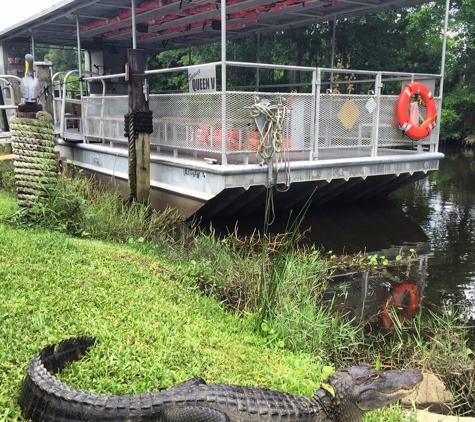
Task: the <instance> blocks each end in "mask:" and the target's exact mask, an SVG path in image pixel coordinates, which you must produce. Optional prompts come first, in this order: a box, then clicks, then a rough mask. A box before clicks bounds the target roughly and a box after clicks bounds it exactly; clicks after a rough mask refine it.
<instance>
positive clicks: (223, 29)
mask: <svg viewBox="0 0 475 422" xmlns="http://www.w3.org/2000/svg"><path fill="white" fill-rule="evenodd" d="M227 141H228V139H227V130H226V1H223V0H221V142H222V143H223V145H222V157H221V163H222V164H223V165H226V164H227V161H228V159H227V156H226V148H227Z"/></svg>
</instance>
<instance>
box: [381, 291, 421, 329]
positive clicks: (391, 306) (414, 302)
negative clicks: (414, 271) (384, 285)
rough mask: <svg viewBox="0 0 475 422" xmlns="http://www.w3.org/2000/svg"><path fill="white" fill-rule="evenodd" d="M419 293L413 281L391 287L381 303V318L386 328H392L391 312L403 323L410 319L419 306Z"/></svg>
mask: <svg viewBox="0 0 475 422" xmlns="http://www.w3.org/2000/svg"><path fill="white" fill-rule="evenodd" d="M420 298H421V295H420V292H419V289H418V287H417V285H416V284H415V283H414V282H409V283H402V284H397V285H396V286H394V287H393V288H391V290H390V293H389V296H387V297H386V298H385V300H384V302H383V304H382V306H381V307H382V309H383V311H382V313H381V319H382V321H383V324H384V326H385V327H386V328H387V329H388V330H394V320H393V318H392V313H393V312H395V313H396V314H397V315H398V318H399V321H401V323H403V322H404V321H405V320H407V319H410V318H411V317H412V316H413V315H414V312H415V311H416V309H417V307H418V306H419V301H420Z"/></svg>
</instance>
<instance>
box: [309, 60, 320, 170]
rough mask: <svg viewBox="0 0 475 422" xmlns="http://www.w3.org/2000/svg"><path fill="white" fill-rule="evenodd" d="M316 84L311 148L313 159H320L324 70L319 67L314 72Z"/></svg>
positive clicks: (313, 88)
mask: <svg viewBox="0 0 475 422" xmlns="http://www.w3.org/2000/svg"><path fill="white" fill-rule="evenodd" d="M313 79H314V82H315V83H314V84H313V86H312V91H313V93H314V95H315V115H314V122H313V125H314V126H313V127H314V132H313V145H312V148H311V159H312V160H314V161H316V160H318V134H319V132H320V95H321V85H322V72H321V70H320V68H319V67H317V68H316V69H315V72H314V74H313Z"/></svg>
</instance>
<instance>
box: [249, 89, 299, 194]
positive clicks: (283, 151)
mask: <svg viewBox="0 0 475 422" xmlns="http://www.w3.org/2000/svg"><path fill="white" fill-rule="evenodd" d="M260 115H264V116H265V117H266V122H265V124H264V126H263V127H260V126H259V125H258V124H257V121H258V120H257V119H258V117H259V116H260ZM251 117H253V118H254V120H255V121H256V126H257V130H258V131H259V135H260V136H259V138H260V143H259V146H258V148H257V153H256V155H257V156H260V157H261V165H262V164H264V163H268V162H269V159H270V158H274V160H273V166H274V168H273V183H274V186H275V188H276V190H277V191H279V192H286V191H287V190H289V188H290V159H289V147H288V145H287V144H286V142H285V139H284V125H285V120H286V118H287V106H286V105H285V104H284V99H283V97H282V96H279V98H278V101H277V102H262V101H260V98H259V97H258V96H257V95H255V96H254V105H253V107H252V109H251ZM282 166H283V167H284V170H285V182H284V187H283V188H279V187H278V186H277V175H278V173H279V170H280V169H281V167H282Z"/></svg>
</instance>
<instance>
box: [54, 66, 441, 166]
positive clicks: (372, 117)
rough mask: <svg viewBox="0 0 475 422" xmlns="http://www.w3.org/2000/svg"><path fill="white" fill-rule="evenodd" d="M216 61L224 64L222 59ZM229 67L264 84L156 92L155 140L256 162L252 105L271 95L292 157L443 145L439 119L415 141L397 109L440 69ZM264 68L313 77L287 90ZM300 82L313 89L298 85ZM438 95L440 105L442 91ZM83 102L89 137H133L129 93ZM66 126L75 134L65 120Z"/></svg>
mask: <svg viewBox="0 0 475 422" xmlns="http://www.w3.org/2000/svg"><path fill="white" fill-rule="evenodd" d="M211 65H216V66H220V65H221V62H216V63H211ZM226 66H227V69H229V68H232V67H240V68H243V67H244V68H245V67H247V68H251V69H252V68H253V69H254V70H253V71H256V81H255V82H256V83H255V84H252V85H249V86H247V87H243V86H240V87H231V88H226V86H224V90H221V91H216V92H198V93H195V92H191V93H190V92H163V93H152V94H150V95H149V97H148V99H149V107H150V109H151V110H152V111H153V124H154V132H153V133H152V134H151V137H150V142H151V145H153V146H155V147H156V148H157V150H158V151H161V152H164V153H170V154H173V156H175V157H177V156H179V155H184V156H187V155H190V154H191V155H192V156H195V157H196V156H198V155H200V154H201V155H203V154H204V155H206V156H207V157H211V158H216V159H217V160H218V161H221V162H222V163H223V164H226V163H227V162H228V160H231V161H232V162H242V163H244V164H246V163H249V162H255V157H256V152H257V149H258V147H259V144H260V142H261V140H260V137H259V133H258V131H257V127H256V124H255V120H254V117H252V116H251V110H253V107H254V105H255V104H256V103H258V102H261V101H265V100H269V101H276V102H277V103H278V104H279V106H282V107H285V108H286V110H287V115H286V118H285V120H284V123H283V127H282V131H283V146H284V147H285V149H287V150H288V151H289V153H290V154H289V157H290V159H291V160H292V159H295V160H302V159H304V160H315V159H324V158H325V151H327V152H328V151H330V152H331V153H332V158H335V157H338V152H339V151H344V154H345V156H348V154H354V155H355V157H357V156H361V155H362V154H364V155H370V156H377V155H378V149H381V148H388V147H391V148H402V149H408V150H411V151H414V150H415V151H416V152H422V151H423V150H424V149H426V150H427V149H430V150H431V151H436V150H437V144H438V133H439V131H438V127H437V126H436V128H435V129H434V130H433V131H432V133H431V134H430V135H429V136H427V137H426V138H424V139H423V140H421V141H418V142H414V141H412V140H411V139H409V138H407V137H405V136H404V135H403V134H402V132H401V130H400V129H399V124H398V121H397V116H396V115H395V110H396V106H397V101H398V97H399V92H400V91H401V88H402V86H403V84H405V83H408V82H411V81H415V80H421V79H424V80H426V81H429V83H432V82H431V81H434V82H433V83H434V89H435V83H436V82H435V81H437V79H438V78H440V76H439V75H427V74H413V73H398V72H372V71H357V70H350V69H326V68H310V67H299V66H279V65H266V64H261V63H258V64H256V63H240V62H227V63H226ZM197 67H198V66H184V67H179V68H172V69H157V70H148V71H146V73H147V75H149V76H152V75H154V74H165V73H179V72H181V73H183V72H185V73H186V74H187V73H188V70H190V69H191V70H193V69H194V68H197ZM264 69H270V70H275V71H288V70H290V71H300V72H302V75H305V76H302V77H301V78H300V82H299V84H295V85H293V84H283V85H282V90H280V89H275V85H272V86H271V87H270V86H268V85H267V86H265V85H262V84H260V83H259V78H258V76H257V75H258V74H259V71H260V72H262V71H263V70H264ZM227 71H228V70H227ZM124 77H125V74H116V75H105V76H87V77H84V78H83V79H84V80H85V81H87V82H88V83H89V82H92V81H101V82H102V83H103V84H105V81H106V80H107V79H111V78H115V79H117V78H124ZM65 79H66V78H65ZM218 79H219V77H218ZM228 80H229V78H228ZM65 82H66V81H65ZM304 86H305V88H304ZM298 87H300V90H301V91H307V92H297V91H298ZM383 87H384V90H383ZM391 87H393V88H391ZM383 92H384V93H383ZM66 102H71V103H75V102H76V100H75V99H66V95H64V94H63V108H62V110H63V112H64V103H66ZM436 102H437V107H438V110H439V112H440V103H441V100H440V94H439V95H438V96H437V97H436ZM80 103H81V108H82V128H81V130H82V136H83V139H84V140H85V141H86V142H102V143H106V142H109V143H110V145H111V146H113V145H114V144H115V143H117V142H119V143H125V142H127V139H126V138H125V137H124V130H123V125H124V114H126V113H127V112H128V98H127V96H126V95H109V94H107V95H106V93H105V87H104V89H103V92H102V94H95V95H82V97H81V100H80ZM421 108H422V110H421V115H424V111H423V105H421ZM62 115H63V116H64V113H63V114H62ZM63 120H64V119H63ZM62 128H63V129H62V133H63V134H65V135H66V136H65V138H66V139H67V130H65V129H67V128H66V127H65V123H63V126H62ZM351 151H354V152H353V153H352V152H351Z"/></svg>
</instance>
